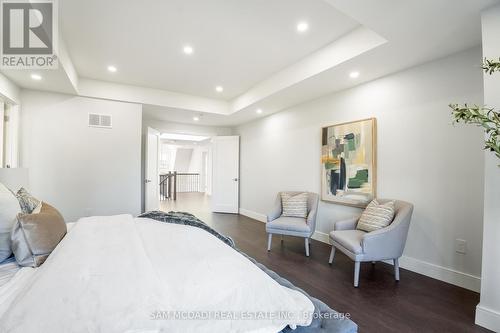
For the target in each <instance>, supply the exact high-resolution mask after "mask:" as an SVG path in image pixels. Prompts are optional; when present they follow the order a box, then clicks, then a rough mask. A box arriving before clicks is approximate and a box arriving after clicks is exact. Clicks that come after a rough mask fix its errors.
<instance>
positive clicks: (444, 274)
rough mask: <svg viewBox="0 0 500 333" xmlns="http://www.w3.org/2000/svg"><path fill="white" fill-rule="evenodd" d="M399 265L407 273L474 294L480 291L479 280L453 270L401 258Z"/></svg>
mask: <svg viewBox="0 0 500 333" xmlns="http://www.w3.org/2000/svg"><path fill="white" fill-rule="evenodd" d="M399 265H400V266H401V267H402V268H404V269H407V270H409V271H412V272H415V273H419V274H422V275H425V276H429V277H431V278H434V279H436V280H441V281H444V282H447V283H450V284H453V285H455V286H459V287H462V288H465V289H469V290H472V291H475V292H480V291H481V278H480V277H479V276H475V275H472V274H468V273H464V272H459V271H456V270H454V269H451V268H448V267H443V266H439V265H436V264H432V263H429V262H426V261H422V260H418V259H415V258H412V257H407V256H403V257H401V258H400V259H399Z"/></svg>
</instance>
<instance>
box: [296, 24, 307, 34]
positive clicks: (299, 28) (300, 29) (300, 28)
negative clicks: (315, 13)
mask: <svg viewBox="0 0 500 333" xmlns="http://www.w3.org/2000/svg"><path fill="white" fill-rule="evenodd" d="M307 30H309V24H307V22H299V24H297V31H298V32H306V31H307Z"/></svg>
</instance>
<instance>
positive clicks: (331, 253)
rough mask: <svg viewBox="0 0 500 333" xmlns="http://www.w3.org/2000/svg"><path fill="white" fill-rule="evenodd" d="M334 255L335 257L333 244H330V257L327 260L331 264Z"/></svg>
mask: <svg viewBox="0 0 500 333" xmlns="http://www.w3.org/2000/svg"><path fill="white" fill-rule="evenodd" d="M334 257H335V246H333V245H332V251H331V252H330V259H329V260H328V263H329V264H332V262H333V258H334Z"/></svg>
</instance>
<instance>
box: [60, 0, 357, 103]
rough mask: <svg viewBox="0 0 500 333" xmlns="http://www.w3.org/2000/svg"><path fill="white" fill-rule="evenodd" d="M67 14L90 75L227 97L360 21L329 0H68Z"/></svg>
mask: <svg viewBox="0 0 500 333" xmlns="http://www.w3.org/2000/svg"><path fill="white" fill-rule="evenodd" d="M60 17H61V26H62V31H63V32H64V38H65V40H66V43H67V45H68V50H69V53H70V54H71V57H72V59H73V62H74V65H75V67H76V69H77V71H78V73H79V74H80V75H81V76H82V77H87V78H92V79H98V80H104V81H114V82H119V83H126V84H132V85H138V86H143V87H151V88H158V89H164V90H170V91H175V92H180V93H185V94H190V95H196V96H204V97H211V98H221V99H226V100H229V99H232V98H234V97H236V96H238V95H240V94H242V93H244V92H245V91H247V90H248V89H250V88H251V87H252V86H254V85H255V84H257V83H259V82H260V81H262V80H264V79H266V78H267V77H268V76H270V75H271V74H273V73H275V72H277V71H280V70H282V69H283V68H285V67H287V66H289V65H291V64H293V63H295V62H297V61H298V60H300V59H302V58H304V57H305V56H307V55H309V54H310V53H312V52H314V51H316V50H318V49H320V48H322V47H323V46H325V45H327V44H329V43H331V42H332V41H334V40H336V39H337V38H339V37H340V36H342V35H344V34H346V33H347V32H349V31H351V30H353V29H354V28H356V27H357V26H358V25H359V24H358V23H357V22H356V21H354V20H352V19H350V18H349V17H347V16H345V15H343V14H341V13H340V12H339V11H337V10H336V9H335V8H334V7H332V6H331V5H329V4H328V3H325V2H324V1H322V0H272V1H270V0H251V1H248V0H210V1H200V0H168V1H165V0H156V1H147V2H144V1H137V0H121V1H119V2H117V1H116V0H85V1H82V0H64V1H60ZM300 21H307V22H309V25H310V28H309V31H307V32H306V33H303V34H299V33H297V31H296V25H297V23H298V22H300ZM186 44H189V45H192V47H193V48H194V53H193V54H192V55H190V56H187V55H185V54H184V53H183V52H182V49H183V46H184V45H186ZM108 64H113V65H115V66H116V67H117V68H118V72H117V73H114V74H110V73H108V72H107V70H106V67H107V66H108ZM217 85H222V86H223V87H224V92H223V93H221V94H219V93H217V92H216V91H215V87H216V86H217Z"/></svg>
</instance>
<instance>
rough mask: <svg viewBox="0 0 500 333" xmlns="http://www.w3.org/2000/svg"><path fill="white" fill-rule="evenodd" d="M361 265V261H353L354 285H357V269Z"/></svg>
mask: <svg viewBox="0 0 500 333" xmlns="http://www.w3.org/2000/svg"><path fill="white" fill-rule="evenodd" d="M360 267H361V263H360V262H359V261H355V262H354V287H356V288H357V287H358V286H359V269H360Z"/></svg>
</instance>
